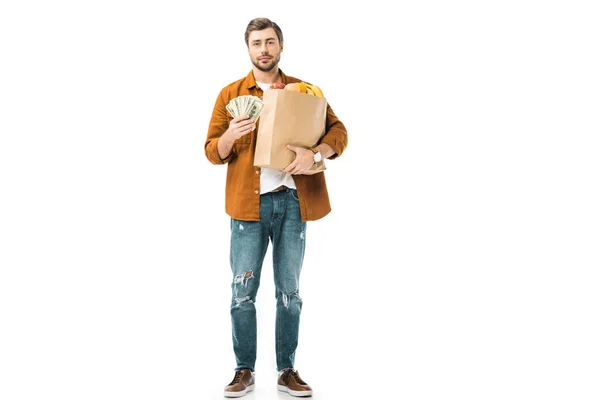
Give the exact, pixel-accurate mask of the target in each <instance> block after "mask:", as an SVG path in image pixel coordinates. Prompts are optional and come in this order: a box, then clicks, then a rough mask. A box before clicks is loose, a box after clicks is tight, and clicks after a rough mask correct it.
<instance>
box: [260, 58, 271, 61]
mask: <svg viewBox="0 0 600 400" xmlns="http://www.w3.org/2000/svg"><path fill="white" fill-rule="evenodd" d="M270 59H271V57H262V58H259V59H258V61H267V60H270Z"/></svg>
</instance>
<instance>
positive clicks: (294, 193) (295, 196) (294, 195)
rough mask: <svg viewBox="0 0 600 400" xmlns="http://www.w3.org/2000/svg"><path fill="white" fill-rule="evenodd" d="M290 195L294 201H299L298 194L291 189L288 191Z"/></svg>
mask: <svg viewBox="0 0 600 400" xmlns="http://www.w3.org/2000/svg"><path fill="white" fill-rule="evenodd" d="M290 194H291V195H292V197H293V198H294V200H296V201H300V199H299V198H298V192H297V191H296V190H295V189H291V190H290Z"/></svg>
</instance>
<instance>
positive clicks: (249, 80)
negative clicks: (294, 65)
mask: <svg viewBox="0 0 600 400" xmlns="http://www.w3.org/2000/svg"><path fill="white" fill-rule="evenodd" d="M279 74H280V75H281V80H282V81H283V83H284V84H286V85H287V84H288V78H287V76H286V75H285V74H284V73H283V71H282V70H281V68H279ZM244 85H245V86H246V87H247V88H248V89H252V88H253V87H258V85H257V84H256V79H255V78H254V73H253V71H252V70H250V73H249V74H248V75H247V76H246V79H245V81H244Z"/></svg>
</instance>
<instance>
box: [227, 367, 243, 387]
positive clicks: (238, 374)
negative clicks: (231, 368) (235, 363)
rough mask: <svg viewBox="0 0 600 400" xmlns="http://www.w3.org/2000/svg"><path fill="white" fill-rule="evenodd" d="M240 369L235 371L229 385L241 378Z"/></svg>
mask: <svg viewBox="0 0 600 400" xmlns="http://www.w3.org/2000/svg"><path fill="white" fill-rule="evenodd" d="M242 375H243V373H242V371H239V370H238V371H235V376H234V377H233V380H232V381H231V383H230V385H234V384H236V383H238V382H239V381H241V380H242Z"/></svg>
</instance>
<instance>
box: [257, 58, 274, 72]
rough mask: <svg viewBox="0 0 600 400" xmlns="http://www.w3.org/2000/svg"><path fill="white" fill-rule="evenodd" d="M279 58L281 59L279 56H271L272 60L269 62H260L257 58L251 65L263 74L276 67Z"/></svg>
mask: <svg viewBox="0 0 600 400" xmlns="http://www.w3.org/2000/svg"><path fill="white" fill-rule="evenodd" d="M260 57H263V56H260ZM280 58H281V57H280V56H277V57H274V56H272V58H271V59H270V60H267V61H266V62H261V61H259V60H258V58H257V59H256V60H252V64H254V66H255V67H256V68H258V69H259V70H261V71H263V72H269V71H271V70H272V69H273V68H275V67H276V66H277V64H278V63H279V59H280Z"/></svg>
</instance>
